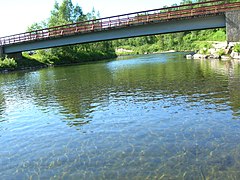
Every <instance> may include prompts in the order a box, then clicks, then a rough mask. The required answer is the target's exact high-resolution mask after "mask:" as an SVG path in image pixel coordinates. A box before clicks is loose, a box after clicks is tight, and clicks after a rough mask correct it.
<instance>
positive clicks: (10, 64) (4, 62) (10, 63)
mask: <svg viewBox="0 0 240 180" xmlns="http://www.w3.org/2000/svg"><path fill="white" fill-rule="evenodd" d="M16 67H17V63H16V61H15V60H14V59H13V58H8V57H5V58H4V59H0V69H4V68H16Z"/></svg>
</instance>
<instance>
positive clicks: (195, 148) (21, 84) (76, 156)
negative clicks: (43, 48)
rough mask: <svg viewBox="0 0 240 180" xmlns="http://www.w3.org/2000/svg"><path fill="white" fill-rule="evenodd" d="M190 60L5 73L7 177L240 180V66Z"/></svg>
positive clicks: (0, 165) (0, 84)
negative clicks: (239, 179)
mask: <svg viewBox="0 0 240 180" xmlns="http://www.w3.org/2000/svg"><path fill="white" fill-rule="evenodd" d="M182 57H183V54H181V53H173V54H156V55H145V56H135V57H124V58H123V59H117V60H113V61H110V62H100V63H95V64H86V65H80V66H72V67H59V68H49V69H44V70H40V71H36V72H28V73H13V74H8V75H0V106H1V107H0V144H1V146H0V177H1V178H3V179H26V178H32V179H37V178H41V179H50V178H52V179H64V178H66V179H79V178H80V179H147V178H149V179H214V178H215V179H238V178H239V177H240V171H239V169H240V146H239V144H240V121H239V120H240V65H239V63H237V62H221V61H216V60H213V61H191V60H185V59H183V58H182Z"/></svg>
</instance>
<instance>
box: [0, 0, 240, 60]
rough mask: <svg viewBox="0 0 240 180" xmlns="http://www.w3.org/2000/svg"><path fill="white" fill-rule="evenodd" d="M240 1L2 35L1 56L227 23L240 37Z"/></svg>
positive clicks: (230, 32) (231, 33) (230, 36)
mask: <svg viewBox="0 0 240 180" xmlns="http://www.w3.org/2000/svg"><path fill="white" fill-rule="evenodd" d="M235 10H240V2H235V3H226V2H225V0H212V1H207V2H202V3H194V4H187V5H181V6H173V7H168V8H161V9H155V10H149V11H142V12H136V13H130V14H124V15H119V16H112V17H107V18H101V19H95V20H89V21H83V22H77V23H73V24H67V25H63V26H57V27H52V28H46V29H41V30H36V31H32V32H26V33H21V34H16V35H11V36H6V37H1V38H0V45H1V46H0V56H2V55H3V54H11V53H17V52H22V51H29V50H35V49H43V48H51V47H59V46H64V45H72V44H81V43H89V42H97V41H104V40H113V39H120V38H129V37H137V36H144V35H154V34H163V33H171V32H181V31H189V30H199V29H209V28H219V27H226V26H227V31H228V40H229V41H240V35H237V36H236V34H238V31H239V29H240V25H239V24H240V22H238V21H239V18H238V15H240V13H239V11H235Z"/></svg>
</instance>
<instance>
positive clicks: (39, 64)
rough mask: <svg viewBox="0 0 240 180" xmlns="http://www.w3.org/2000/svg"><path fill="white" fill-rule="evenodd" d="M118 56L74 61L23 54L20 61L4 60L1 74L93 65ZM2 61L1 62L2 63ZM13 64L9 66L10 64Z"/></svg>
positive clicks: (94, 56)
mask: <svg viewBox="0 0 240 180" xmlns="http://www.w3.org/2000/svg"><path fill="white" fill-rule="evenodd" d="M116 57H117V55H116V54H97V53H96V54H95V55H93V56H92V57H90V56H85V55H83V57H79V60H72V59H67V58H63V59H61V60H60V59H57V58H56V59H54V58H49V59H48V57H45V56H43V55H41V54H37V53H26V52H24V53H22V58H20V59H13V58H8V57H6V58H5V59H2V60H1V61H2V62H4V63H3V66H1V63H0V73H9V72H15V71H29V70H30V71H31V70H37V69H42V68H47V67H57V66H70V65H75V64H83V63H91V62H96V61H101V60H107V59H112V58H116ZM1 61H0V62H1ZM8 61H10V62H11V64H10V65H9V62H8Z"/></svg>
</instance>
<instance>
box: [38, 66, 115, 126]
mask: <svg viewBox="0 0 240 180" xmlns="http://www.w3.org/2000/svg"><path fill="white" fill-rule="evenodd" d="M109 77H110V72H109V71H108V70H107V69H106V68H104V65H101V64H92V65H82V66H77V67H74V66H72V67H69V68H67V67H64V68H55V69H49V70H47V71H46V70H42V71H40V72H39V78H38V82H37V81H35V82H36V83H35V85H34V87H33V89H34V93H35V96H36V98H35V100H36V102H37V103H38V105H39V106H42V107H51V106H54V105H56V106H60V108H59V107H58V109H60V113H61V114H62V115H64V117H65V119H66V120H67V122H68V124H69V125H70V126H73V125H75V126H79V125H83V124H86V123H89V119H90V117H89V114H90V112H92V111H93V109H94V108H96V103H104V102H108V100H105V99H107V98H108V96H107V94H108V87H109V85H110V84H111V79H110V78H109Z"/></svg>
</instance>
